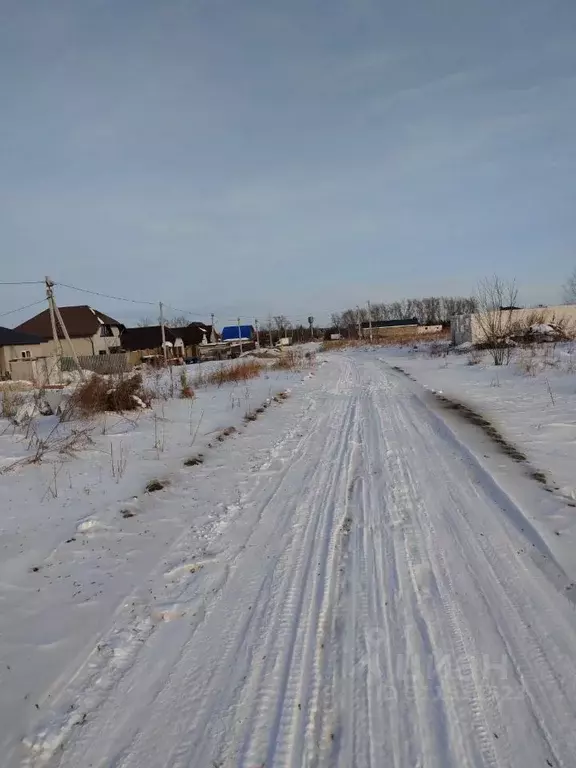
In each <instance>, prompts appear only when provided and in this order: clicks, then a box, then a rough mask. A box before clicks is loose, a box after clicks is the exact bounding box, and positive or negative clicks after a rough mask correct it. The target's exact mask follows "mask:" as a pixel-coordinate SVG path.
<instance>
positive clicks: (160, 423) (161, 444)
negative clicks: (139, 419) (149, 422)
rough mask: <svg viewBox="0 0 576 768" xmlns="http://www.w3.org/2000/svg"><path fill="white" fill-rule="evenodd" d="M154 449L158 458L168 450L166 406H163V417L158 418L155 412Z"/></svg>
mask: <svg viewBox="0 0 576 768" xmlns="http://www.w3.org/2000/svg"><path fill="white" fill-rule="evenodd" d="M154 448H155V450H156V454H157V456H158V458H160V454H161V453H163V452H164V449H165V448H166V418H165V415H164V405H162V415H161V416H158V414H157V413H156V411H154Z"/></svg>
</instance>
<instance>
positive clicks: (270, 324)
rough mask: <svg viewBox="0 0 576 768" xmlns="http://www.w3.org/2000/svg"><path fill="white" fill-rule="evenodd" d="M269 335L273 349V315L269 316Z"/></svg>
mask: <svg viewBox="0 0 576 768" xmlns="http://www.w3.org/2000/svg"><path fill="white" fill-rule="evenodd" d="M268 334H269V339H270V349H272V315H268Z"/></svg>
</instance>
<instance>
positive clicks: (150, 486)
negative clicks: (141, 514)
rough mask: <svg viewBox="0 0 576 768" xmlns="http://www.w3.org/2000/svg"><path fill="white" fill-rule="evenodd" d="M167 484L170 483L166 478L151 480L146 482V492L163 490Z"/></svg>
mask: <svg viewBox="0 0 576 768" xmlns="http://www.w3.org/2000/svg"><path fill="white" fill-rule="evenodd" d="M166 485H168V483H167V482H166V481H165V480H150V482H149V483H147V484H146V493H155V492H156V491H161V490H162V489H163V488H165V487H166Z"/></svg>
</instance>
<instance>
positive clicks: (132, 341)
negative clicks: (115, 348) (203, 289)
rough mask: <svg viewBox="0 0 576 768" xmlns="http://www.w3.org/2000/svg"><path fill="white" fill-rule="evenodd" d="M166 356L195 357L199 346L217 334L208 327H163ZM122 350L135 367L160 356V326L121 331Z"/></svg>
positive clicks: (210, 341)
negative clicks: (148, 359)
mask: <svg viewBox="0 0 576 768" xmlns="http://www.w3.org/2000/svg"><path fill="white" fill-rule="evenodd" d="M164 338H165V339H166V357H168V358H170V359H172V358H197V357H198V356H199V355H198V349H199V347H200V346H202V345H207V344H211V343H212V344H213V343H215V341H216V340H217V338H218V335H217V333H216V331H215V330H214V328H213V327H212V326H211V325H206V324H204V323H191V324H190V325H186V326H184V327H183V328H171V327H165V328H164ZM120 340H121V344H122V349H123V350H125V351H126V352H129V353H130V362H131V363H132V364H137V363H140V362H142V360H145V359H147V358H153V357H159V356H162V357H163V356H164V349H163V346H162V326H160V325H147V326H142V327H137V328H125V329H124V331H123V332H122V336H121V337H120Z"/></svg>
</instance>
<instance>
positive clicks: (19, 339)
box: [0, 327, 49, 378]
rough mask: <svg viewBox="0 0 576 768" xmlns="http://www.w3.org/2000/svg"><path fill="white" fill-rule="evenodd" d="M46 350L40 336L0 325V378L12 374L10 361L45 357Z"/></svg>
mask: <svg viewBox="0 0 576 768" xmlns="http://www.w3.org/2000/svg"><path fill="white" fill-rule="evenodd" d="M48 352H49V350H48V349H47V348H46V345H45V344H44V340H43V339H42V338H41V337H40V336H33V335H31V334H29V333H22V331H13V330H12V329H11V328H1V327H0V378H4V377H6V376H8V377H11V376H12V366H11V363H13V362H16V361H19V360H35V359H37V358H40V357H46V355H47V354H48Z"/></svg>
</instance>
